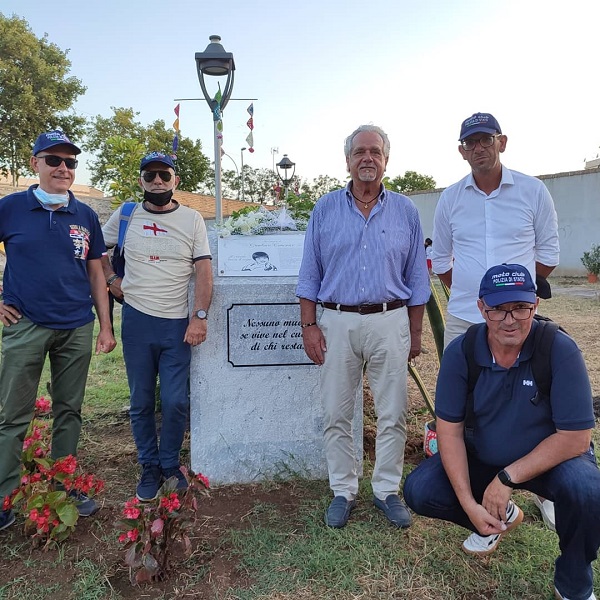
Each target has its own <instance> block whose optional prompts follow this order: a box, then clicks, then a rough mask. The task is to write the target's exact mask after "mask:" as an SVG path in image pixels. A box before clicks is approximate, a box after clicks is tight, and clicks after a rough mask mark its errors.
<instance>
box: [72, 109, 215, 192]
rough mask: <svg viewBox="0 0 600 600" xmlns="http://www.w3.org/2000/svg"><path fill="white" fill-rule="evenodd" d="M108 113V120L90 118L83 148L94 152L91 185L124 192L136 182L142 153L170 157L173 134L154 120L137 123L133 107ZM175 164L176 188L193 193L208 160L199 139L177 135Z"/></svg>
mask: <svg viewBox="0 0 600 600" xmlns="http://www.w3.org/2000/svg"><path fill="white" fill-rule="evenodd" d="M111 110H112V111H113V115H112V116H110V117H102V116H101V115H98V116H96V117H95V118H94V119H92V123H91V124H90V126H89V127H88V135H87V139H86V142H85V144H84V146H83V147H84V149H85V150H87V151H89V152H93V153H95V157H94V158H93V159H92V160H91V161H89V162H88V166H89V168H90V171H91V173H92V176H91V178H90V179H91V182H92V185H94V186H98V187H100V188H101V189H103V190H106V191H109V190H121V189H127V187H128V186H131V185H132V184H134V182H137V179H138V177H139V163H140V160H141V158H142V156H143V155H144V154H145V153H146V152H151V151H154V150H156V151H159V152H164V153H165V154H173V136H174V132H173V130H170V129H167V128H166V126H165V122H164V121H162V120H157V121H154V123H151V124H150V125H148V126H144V125H142V124H141V123H140V122H139V121H138V120H137V117H138V115H139V113H137V112H135V111H134V110H133V108H115V107H114V106H113V107H111ZM115 138H117V140H118V141H117V143H115ZM111 140H112V141H111ZM125 141H127V142H128V143H124V142H125ZM128 150H129V151H131V152H133V155H131V156H128V157H126V158H125V156H124V155H123V152H126V151H128ZM130 163H131V164H136V169H135V172H132V171H131V169H130V168H129V166H128V165H129V164H130ZM176 164H177V174H178V175H179V177H180V180H181V181H180V183H179V189H180V190H184V191H188V192H194V191H196V190H197V189H198V186H199V184H200V183H201V182H202V181H204V179H205V178H206V176H207V174H208V171H209V161H208V158H207V157H206V156H205V155H204V154H203V153H202V143H201V142H200V140H196V141H194V140H191V139H190V138H186V137H184V136H180V139H179V148H178V149H177V163H176ZM136 185H137V184H136Z"/></svg>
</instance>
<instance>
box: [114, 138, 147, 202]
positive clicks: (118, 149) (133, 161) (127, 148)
mask: <svg viewBox="0 0 600 600" xmlns="http://www.w3.org/2000/svg"><path fill="white" fill-rule="evenodd" d="M106 148H107V154H110V155H111V156H112V157H113V160H114V162H113V163H110V164H107V165H106V174H107V177H108V178H110V184H109V186H108V188H109V190H110V194H111V196H112V197H113V199H114V200H113V204H114V206H115V207H117V206H119V205H120V204H122V203H123V202H127V201H128V200H134V201H137V202H139V201H141V199H142V188H140V186H139V184H138V177H139V174H140V170H139V169H140V159H139V157H140V156H143V155H144V152H145V148H144V145H143V144H142V143H140V142H138V141H137V140H134V139H131V138H124V137H121V136H118V135H114V136H112V137H109V138H108V139H107V140H106Z"/></svg>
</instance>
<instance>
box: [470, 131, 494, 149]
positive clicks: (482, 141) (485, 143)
mask: <svg viewBox="0 0 600 600" xmlns="http://www.w3.org/2000/svg"><path fill="white" fill-rule="evenodd" d="M497 137H500V134H499V133H497V134H496V135H484V136H483V137H480V138H479V139H478V140H472V139H470V138H469V139H466V140H460V144H461V146H462V147H463V148H464V149H465V150H474V149H475V146H477V142H479V145H480V146H481V147H482V148H489V147H490V146H491V145H492V144H493V143H494V140H495V139H496V138H497Z"/></svg>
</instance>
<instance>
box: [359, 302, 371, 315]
mask: <svg viewBox="0 0 600 600" xmlns="http://www.w3.org/2000/svg"><path fill="white" fill-rule="evenodd" d="M369 306H370V305H369V304H359V305H358V314H359V315H368V314H369V313H368V312H363V311H367V310H368V308H369Z"/></svg>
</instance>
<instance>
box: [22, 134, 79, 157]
mask: <svg viewBox="0 0 600 600" xmlns="http://www.w3.org/2000/svg"><path fill="white" fill-rule="evenodd" d="M53 146H70V147H71V149H72V150H73V154H81V150H80V149H79V148H78V147H77V146H76V145H75V144H74V143H73V142H72V141H71V140H70V139H69V138H68V137H67V134H66V133H64V132H63V131H61V130H60V129H55V130H54V131H48V132H46V133H42V135H40V136H38V139H37V140H35V144H34V145H33V156H37V155H38V153H39V152H42V150H48V148H52V147H53Z"/></svg>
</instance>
